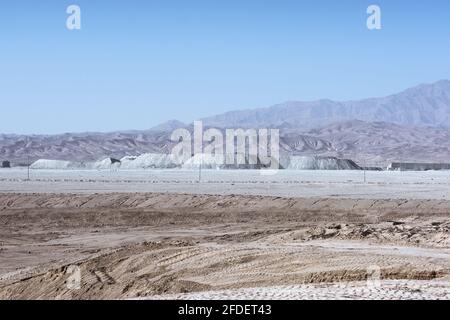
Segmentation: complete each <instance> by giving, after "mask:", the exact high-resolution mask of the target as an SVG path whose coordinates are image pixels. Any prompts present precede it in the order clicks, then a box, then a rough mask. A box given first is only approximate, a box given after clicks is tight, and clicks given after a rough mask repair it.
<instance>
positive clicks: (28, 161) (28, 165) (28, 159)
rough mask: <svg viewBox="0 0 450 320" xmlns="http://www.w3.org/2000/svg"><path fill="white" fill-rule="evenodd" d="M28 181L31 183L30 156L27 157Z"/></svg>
mask: <svg viewBox="0 0 450 320" xmlns="http://www.w3.org/2000/svg"><path fill="white" fill-rule="evenodd" d="M27 181H30V156H27Z"/></svg>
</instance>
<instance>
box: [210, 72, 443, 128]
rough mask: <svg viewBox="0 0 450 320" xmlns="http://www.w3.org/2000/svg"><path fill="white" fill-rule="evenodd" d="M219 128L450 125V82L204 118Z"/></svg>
mask: <svg viewBox="0 0 450 320" xmlns="http://www.w3.org/2000/svg"><path fill="white" fill-rule="evenodd" d="M202 120H203V122H204V123H205V125H208V126H212V127H219V128H233V127H242V128H264V127H277V128H278V127H287V128H297V129H310V128H316V127H319V126H324V125H328V124H331V123H335V122H343V121H348V120H362V121H366V122H374V121H377V122H391V123H397V124H402V125H414V126H442V127H447V126H450V81H449V80H441V81H438V82H436V83H433V84H422V85H419V86H416V87H414V88H411V89H407V90H405V91H403V92H401V93H398V94H394V95H390V96H387V97H383V98H371V99H364V100H358V101H346V102H337V101H332V100H318V101H312V102H286V103H282V104H278V105H275V106H272V107H269V108H260V109H253V110H240V111H230V112H227V113H224V114H221V115H216V116H213V117H207V118H204V119H202Z"/></svg>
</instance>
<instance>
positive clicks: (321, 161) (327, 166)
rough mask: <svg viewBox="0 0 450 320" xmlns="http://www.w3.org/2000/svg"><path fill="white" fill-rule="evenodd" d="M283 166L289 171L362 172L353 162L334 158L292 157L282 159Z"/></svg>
mask: <svg viewBox="0 0 450 320" xmlns="http://www.w3.org/2000/svg"><path fill="white" fill-rule="evenodd" d="M281 166H282V167H283V168H284V169H289V170H360V169H361V167H359V166H358V165H357V164H356V163H355V162H354V161H353V160H349V159H338V158H334V157H303V156H290V157H287V158H284V159H283V158H282V160H281Z"/></svg>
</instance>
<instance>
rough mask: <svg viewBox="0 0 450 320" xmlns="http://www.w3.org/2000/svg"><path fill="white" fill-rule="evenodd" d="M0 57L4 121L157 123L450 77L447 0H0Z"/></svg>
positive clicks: (113, 126)
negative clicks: (71, 10) (370, 11)
mask: <svg viewBox="0 0 450 320" xmlns="http://www.w3.org/2000/svg"><path fill="white" fill-rule="evenodd" d="M71 4H77V5H79V6H80V7H81V21H82V29H81V30H77V31H69V30H68V29H67V28H66V18H67V17H68V15H67V13H66V8H67V7H68V6H69V5H71ZM371 4H378V5H379V6H380V7H381V10H382V30H379V31H369V30H368V29H367V28H366V19H367V14H366V9H367V7H368V6H369V5H371ZM0 58H1V59H0V110H1V114H0V132H2V133H62V132H78V131H112V130H122V129H147V128H150V127H152V126H154V125H157V124H159V123H161V122H164V121H166V120H169V119H174V118H175V119H179V120H181V121H185V122H190V121H193V120H195V119H198V118H201V117H205V116H209V115H214V114H218V113H222V112H225V111H229V110H235V109H247V108H257V107H265V106H270V105H273V104H276V103H280V102H284V101H288V100H314V99H319V98H330V99H336V100H347V99H358V98H366V97H372V96H383V95H387V94H391V93H396V92H398V91H401V90H402V89H405V88H407V87H410V86H414V85H417V84H420V83H427V82H434V81H437V80H440V79H450V1H448V0H433V1H425V0H408V1H404V0H389V1H386V0H378V1H375V0H370V1H366V0H340V1H336V0H329V1H325V0H314V1H301V0H295V1H294V0H292V1H288V0H264V1H263V0H257V1H254V0H208V1H197V0H179V1H172V0H160V1H151V0H150V1H137V0H134V1H133V0H131V1H130V0H128V1H125V0H123V1H116V0H114V1H113V0H110V1H103V0H71V1H64V0H54V1H50V0H48V1H46V0H40V1H36V0H29V1H24V0H14V1H2V2H1V4H0Z"/></svg>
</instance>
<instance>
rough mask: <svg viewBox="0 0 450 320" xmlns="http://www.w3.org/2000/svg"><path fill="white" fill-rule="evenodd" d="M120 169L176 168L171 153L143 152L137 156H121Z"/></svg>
mask: <svg viewBox="0 0 450 320" xmlns="http://www.w3.org/2000/svg"><path fill="white" fill-rule="evenodd" d="M120 161H121V165H120V168H121V169H171V168H177V167H179V165H178V164H177V163H176V161H175V159H174V157H173V155H172V154H160V153H144V154H142V155H140V156H137V157H130V156H127V157H123V158H122V159H121V160H120Z"/></svg>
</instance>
